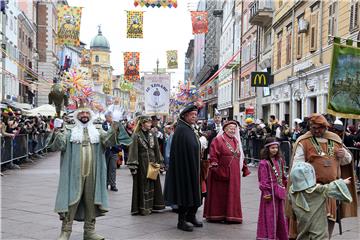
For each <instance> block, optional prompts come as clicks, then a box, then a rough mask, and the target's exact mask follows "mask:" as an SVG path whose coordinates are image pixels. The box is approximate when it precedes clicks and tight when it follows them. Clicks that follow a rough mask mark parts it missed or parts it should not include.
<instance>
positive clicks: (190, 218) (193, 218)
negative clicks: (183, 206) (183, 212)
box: [186, 214, 203, 227]
mask: <svg viewBox="0 0 360 240" xmlns="http://www.w3.org/2000/svg"><path fill="white" fill-rule="evenodd" d="M186 221H188V222H190V223H191V224H192V225H194V227H203V223H202V222H200V221H199V220H197V219H196V216H195V214H188V215H187V216H186Z"/></svg>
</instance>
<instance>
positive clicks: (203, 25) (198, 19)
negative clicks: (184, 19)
mask: <svg viewBox="0 0 360 240" xmlns="http://www.w3.org/2000/svg"><path fill="white" fill-rule="evenodd" d="M191 21H192V27H193V34H202V33H207V32H208V13H207V12H204V11H202V12H194V11H191Z"/></svg>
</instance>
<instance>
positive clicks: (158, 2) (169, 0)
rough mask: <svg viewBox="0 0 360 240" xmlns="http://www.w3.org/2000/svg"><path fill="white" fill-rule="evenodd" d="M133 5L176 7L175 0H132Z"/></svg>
mask: <svg viewBox="0 0 360 240" xmlns="http://www.w3.org/2000/svg"><path fill="white" fill-rule="evenodd" d="M134 6H135V7H137V6H140V7H152V8H154V7H158V8H159V7H164V8H166V7H168V8H172V7H174V8H176V7H177V0H134Z"/></svg>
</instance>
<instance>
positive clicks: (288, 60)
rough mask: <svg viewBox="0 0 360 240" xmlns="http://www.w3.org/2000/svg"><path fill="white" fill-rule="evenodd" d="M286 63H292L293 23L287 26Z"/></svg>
mask: <svg viewBox="0 0 360 240" xmlns="http://www.w3.org/2000/svg"><path fill="white" fill-rule="evenodd" d="M286 29H287V30H286V32H287V33H286V64H290V63H291V40H292V39H291V34H292V33H291V31H292V26H291V24H290V25H289V26H287V27H286Z"/></svg>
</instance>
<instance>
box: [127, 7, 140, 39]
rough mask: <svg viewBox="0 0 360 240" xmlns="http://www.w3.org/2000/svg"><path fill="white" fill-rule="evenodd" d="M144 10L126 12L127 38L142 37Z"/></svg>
mask: <svg viewBox="0 0 360 240" xmlns="http://www.w3.org/2000/svg"><path fill="white" fill-rule="evenodd" d="M143 20H144V12H140V11H128V12H127V32H126V36H127V38H143V26H144V22H143Z"/></svg>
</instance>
